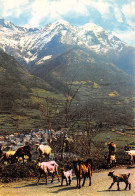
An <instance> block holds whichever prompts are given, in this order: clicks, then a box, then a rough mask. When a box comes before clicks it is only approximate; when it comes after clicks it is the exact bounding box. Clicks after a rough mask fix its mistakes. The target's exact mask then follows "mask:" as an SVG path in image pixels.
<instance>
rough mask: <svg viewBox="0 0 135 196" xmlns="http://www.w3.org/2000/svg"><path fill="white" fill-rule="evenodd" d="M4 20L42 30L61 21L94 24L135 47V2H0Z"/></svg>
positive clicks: (24, 0) (0, 15)
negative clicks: (41, 28)
mask: <svg viewBox="0 0 135 196" xmlns="http://www.w3.org/2000/svg"><path fill="white" fill-rule="evenodd" d="M0 18H4V19H6V20H9V21H11V22H12V23H14V24H15V25H19V26H25V27H39V28H40V27H44V26H45V25H46V24H48V23H53V22H55V21H56V20H58V19H64V20H66V21H68V22H70V23H71V24H73V25H83V24H85V23H89V22H92V23H95V24H97V25H100V26H102V27H103V28H104V29H105V30H107V31H109V32H112V33H113V34H115V35H116V36H118V37H119V38H120V39H121V40H123V41H125V42H126V43H128V44H130V45H133V46H135V0H0Z"/></svg>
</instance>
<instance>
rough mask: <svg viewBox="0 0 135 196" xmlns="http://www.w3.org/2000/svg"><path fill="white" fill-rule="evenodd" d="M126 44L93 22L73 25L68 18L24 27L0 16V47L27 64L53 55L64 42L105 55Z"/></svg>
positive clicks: (41, 60) (67, 44) (58, 51)
mask: <svg viewBox="0 0 135 196" xmlns="http://www.w3.org/2000/svg"><path fill="white" fill-rule="evenodd" d="M125 45H126V44H125V43H124V42H122V41H121V40H120V39H119V38H117V37H116V36H113V35H111V34H109V33H108V32H106V31H105V30H104V29H103V28H102V27H100V26H98V25H96V24H93V23H88V24H85V25H83V26H73V25H71V24H70V23H69V22H67V21H64V20H58V21H56V22H55V23H53V24H49V25H47V26H46V27H45V28H42V29H27V28H23V27H18V26H15V25H14V24H12V23H10V22H9V21H5V20H3V19H1V20H0V48H2V49H3V50H4V51H5V52H7V53H8V54H11V55H15V57H18V60H19V59H20V60H23V61H24V62H26V64H29V63H31V62H33V61H34V63H37V64H40V63H43V62H44V61H46V60H48V59H49V58H52V55H55V53H56V50H57V54H59V53H61V51H62V50H64V48H66V47H67V46H70V47H73V46H85V47H87V48H88V49H90V50H93V51H94V52H96V53H98V54H101V55H104V54H107V53H109V52H112V51H117V52H120V51H121V50H122V49H123V47H124V46H125ZM53 48H55V49H53ZM48 51H49V52H48ZM43 54H45V56H43ZM39 57H40V58H39Z"/></svg>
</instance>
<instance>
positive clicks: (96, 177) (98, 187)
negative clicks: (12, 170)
mask: <svg viewBox="0 0 135 196" xmlns="http://www.w3.org/2000/svg"><path fill="white" fill-rule="evenodd" d="M114 170H115V173H119V174H120V173H126V174H127V173H130V178H129V179H130V182H131V190H130V191H129V190H126V191H125V190H124V187H125V184H124V183H123V182H122V183H120V189H121V190H120V191H117V184H116V183H115V185H114V186H113V187H112V189H111V190H110V191H109V190H108V187H109V186H110V184H111V183H112V179H111V178H110V177H109V176H108V172H109V170H103V171H100V172H93V175H92V186H91V187H89V186H88V181H89V180H88V179H87V180H86V182H85V186H84V187H82V188H81V189H76V179H75V176H73V180H72V184H71V186H66V185H65V181H64V185H63V186H61V185H60V183H59V182H58V181H57V179H56V178H55V181H54V183H53V184H51V183H50V179H49V184H48V185H45V181H44V179H41V181H40V183H39V185H38V186H37V185H36V181H37V179H33V180H28V181H21V182H12V183H8V184H0V195H1V196H55V195H58V196H135V167H134V166H132V167H128V168H127V167H121V168H117V169H114ZM111 171H112V170H111Z"/></svg>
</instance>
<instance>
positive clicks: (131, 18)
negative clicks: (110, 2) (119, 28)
mask: <svg viewBox="0 0 135 196" xmlns="http://www.w3.org/2000/svg"><path fill="white" fill-rule="evenodd" d="M122 12H123V14H124V15H125V17H126V20H127V23H128V24H129V25H133V26H135V1H134V0H131V2H130V3H129V4H126V5H124V6H123V7H122Z"/></svg>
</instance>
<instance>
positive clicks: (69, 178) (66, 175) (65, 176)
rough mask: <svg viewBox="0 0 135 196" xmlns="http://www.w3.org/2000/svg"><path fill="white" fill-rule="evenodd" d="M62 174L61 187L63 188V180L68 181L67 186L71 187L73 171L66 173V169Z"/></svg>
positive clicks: (62, 170)
mask: <svg viewBox="0 0 135 196" xmlns="http://www.w3.org/2000/svg"><path fill="white" fill-rule="evenodd" d="M61 173H62V176H61V177H62V179H61V186H63V180H64V179H66V185H67V186H68V185H70V184H71V181H72V169H71V170H69V171H64V169H61Z"/></svg>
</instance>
